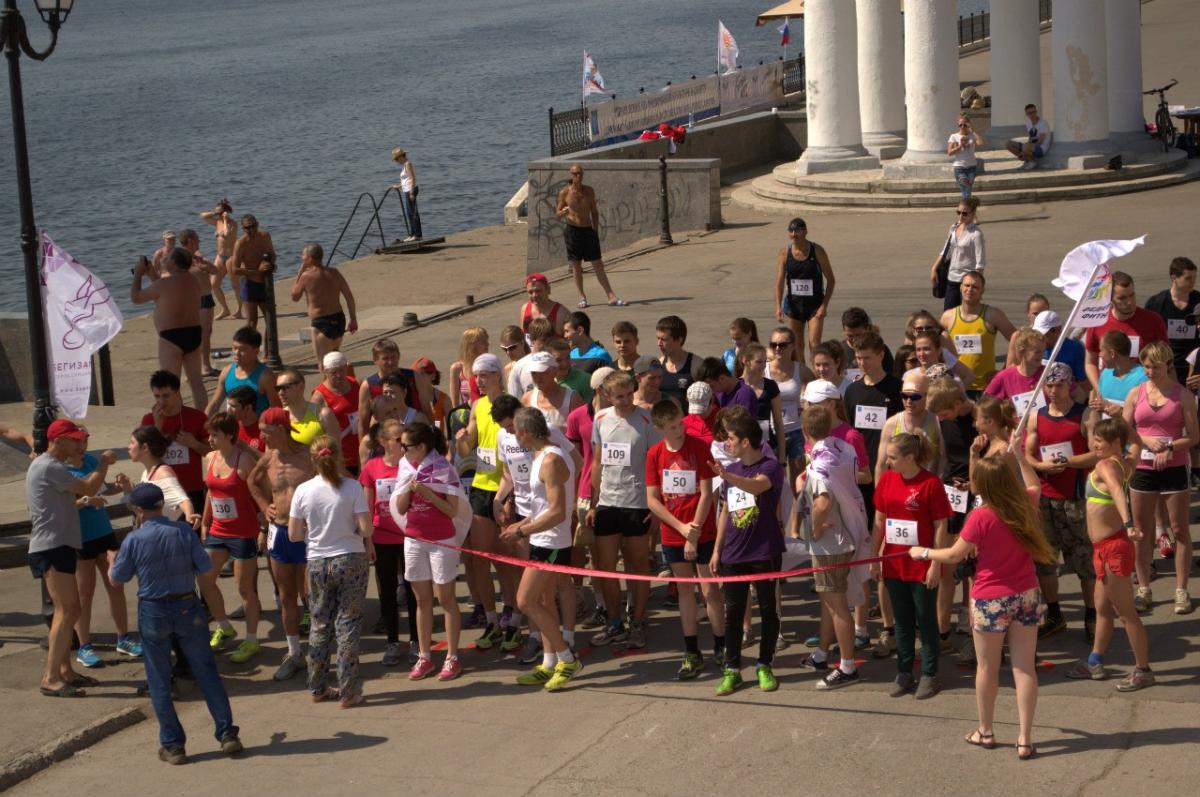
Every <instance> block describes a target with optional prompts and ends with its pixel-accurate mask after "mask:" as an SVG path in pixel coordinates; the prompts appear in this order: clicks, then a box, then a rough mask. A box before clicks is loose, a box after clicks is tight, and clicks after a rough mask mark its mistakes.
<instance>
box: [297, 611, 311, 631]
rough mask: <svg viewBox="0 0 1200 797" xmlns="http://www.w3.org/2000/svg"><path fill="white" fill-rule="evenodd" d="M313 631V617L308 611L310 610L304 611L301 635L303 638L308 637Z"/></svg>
mask: <svg viewBox="0 0 1200 797" xmlns="http://www.w3.org/2000/svg"><path fill="white" fill-rule="evenodd" d="M311 630H312V615H311V614H309V611H308V609H305V610H304V616H302V617H301V618H300V628H299V631H300V633H301V635H303V636H307V635H308V632H309V631H311Z"/></svg>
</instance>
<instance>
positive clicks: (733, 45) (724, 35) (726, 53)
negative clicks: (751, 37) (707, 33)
mask: <svg viewBox="0 0 1200 797" xmlns="http://www.w3.org/2000/svg"><path fill="white" fill-rule="evenodd" d="M737 59H738V46H737V42H736V41H734V38H733V34H732V33H730V32H729V28H727V27H725V23H724V22H722V21H721V20H717V66H718V67H722V66H723V67H725V71H726V72H732V71H733V70H735V69H737Z"/></svg>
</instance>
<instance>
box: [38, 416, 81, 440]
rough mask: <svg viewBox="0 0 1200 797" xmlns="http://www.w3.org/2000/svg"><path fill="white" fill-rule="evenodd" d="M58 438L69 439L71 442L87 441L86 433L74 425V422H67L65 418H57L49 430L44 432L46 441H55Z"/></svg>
mask: <svg viewBox="0 0 1200 797" xmlns="http://www.w3.org/2000/svg"><path fill="white" fill-rule="evenodd" d="M60 437H69V438H71V439H72V440H87V439H88V431H87V429H83V428H81V427H79V426H76V425H75V422H74V421H68V420H67V419H66V418H59V419H58V420H57V421H54V422H53V423H51V424H50V428H48V429H47V430H46V439H47V440H57V439H58V438H60Z"/></svg>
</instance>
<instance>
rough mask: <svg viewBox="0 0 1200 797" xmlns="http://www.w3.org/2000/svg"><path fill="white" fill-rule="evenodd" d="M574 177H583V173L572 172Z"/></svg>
mask: <svg viewBox="0 0 1200 797" xmlns="http://www.w3.org/2000/svg"><path fill="white" fill-rule="evenodd" d="M571 176H572V177H583V172H571Z"/></svg>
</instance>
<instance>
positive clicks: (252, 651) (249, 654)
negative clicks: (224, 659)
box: [229, 639, 262, 664]
mask: <svg viewBox="0 0 1200 797" xmlns="http://www.w3.org/2000/svg"><path fill="white" fill-rule="evenodd" d="M260 650H262V645H260V644H259V643H258V640H257V639H246V640H243V641H242V644H240V645H238V646H237V650H235V651H233V653H230V654H229V660H230V661H232V662H233V663H234V664H245V663H246V662H248V661H250V659H252V658H254V657H255V656H257V655H258V652H259V651H260Z"/></svg>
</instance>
